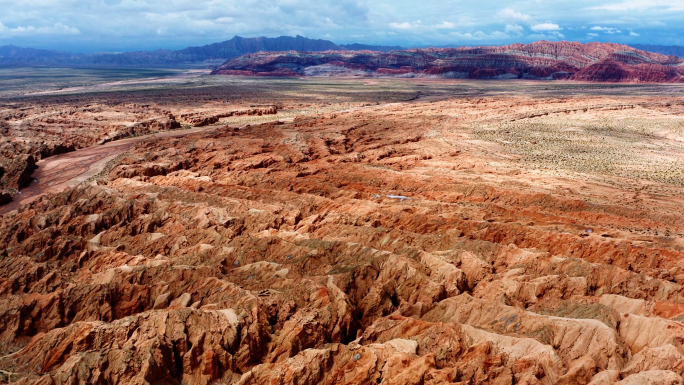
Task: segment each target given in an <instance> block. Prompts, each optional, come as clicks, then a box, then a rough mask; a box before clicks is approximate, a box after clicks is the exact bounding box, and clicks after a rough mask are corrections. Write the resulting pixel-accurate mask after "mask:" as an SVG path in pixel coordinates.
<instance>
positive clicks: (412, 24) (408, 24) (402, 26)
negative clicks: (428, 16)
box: [390, 21, 420, 30]
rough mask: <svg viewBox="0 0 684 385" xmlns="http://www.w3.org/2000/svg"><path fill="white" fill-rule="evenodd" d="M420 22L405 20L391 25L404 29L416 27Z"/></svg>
mask: <svg viewBox="0 0 684 385" xmlns="http://www.w3.org/2000/svg"><path fill="white" fill-rule="evenodd" d="M419 24H420V23H409V22H408V21H405V22H403V23H390V27H392V28H394V29H403V30H408V29H414V28H417V27H418V26H419Z"/></svg>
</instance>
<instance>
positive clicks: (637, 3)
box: [592, 0, 684, 11]
mask: <svg viewBox="0 0 684 385" xmlns="http://www.w3.org/2000/svg"><path fill="white" fill-rule="evenodd" d="M592 8H593V9H602V10H607V11H634V10H643V9H651V8H663V9H665V10H667V11H684V2H682V1H681V0H625V1H622V2H619V3H612V4H604V5H600V6H597V7H592Z"/></svg>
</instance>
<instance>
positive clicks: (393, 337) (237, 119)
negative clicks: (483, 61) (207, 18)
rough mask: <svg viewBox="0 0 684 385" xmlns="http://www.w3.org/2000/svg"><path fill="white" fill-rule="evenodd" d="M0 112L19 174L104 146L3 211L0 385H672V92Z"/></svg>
mask: <svg viewBox="0 0 684 385" xmlns="http://www.w3.org/2000/svg"><path fill="white" fill-rule="evenodd" d="M271 107H273V110H271V109H270V108H271ZM256 109H259V111H262V109H264V110H263V111H262V113H259V112H254V111H255V110H256ZM230 111H252V112H251V113H247V112H246V113H244V114H242V113H241V114H237V115H236V114H232V115H230V114H229V112H230ZM0 113H2V114H4V115H3V116H4V117H5V118H4V122H3V123H1V124H3V125H4V126H3V127H5V128H4V129H5V130H6V132H7V133H10V132H13V133H14V134H13V135H11V136H9V135H8V136H6V137H5V139H3V140H5V143H4V144H3V146H9V145H12V146H14V147H13V148H22V149H26V150H25V154H26V156H34V157H35V158H38V159H40V156H36V155H35V151H36V148H38V149H40V148H41V147H40V146H41V145H45V144H47V145H48V146H52V147H50V148H58V149H62V147H59V146H65V147H69V146H71V147H73V148H74V149H75V148H81V147H83V148H85V151H91V152H92V151H94V152H96V153H97V151H100V150H98V148H102V147H103V146H112V147H109V149H110V150H108V151H105V152H104V153H103V154H100V155H102V156H100V157H95V158H92V159H91V158H88V156H87V154H88V153H85V154H86V155H83V156H81V155H82V154H84V153H83V152H82V151H84V150H79V151H76V152H73V153H66V154H63V155H59V157H61V158H58V157H54V158H52V157H45V158H46V159H45V160H44V161H43V162H46V163H42V162H39V164H38V165H39V167H38V170H36V172H37V173H39V172H44V173H45V174H44V175H42V174H41V175H42V176H41V178H39V180H38V181H37V182H34V184H33V186H29V187H28V188H27V191H29V192H30V191H33V192H32V194H35V198H34V199H36V200H34V201H32V202H30V203H29V201H30V200H29V201H27V202H24V203H22V204H17V206H16V207H12V211H9V212H7V213H6V214H4V215H3V216H0V251H1V252H2V256H1V257H0V369H2V371H0V378H1V379H2V380H4V381H6V382H8V381H12V382H13V381H19V383H22V384H33V383H36V384H147V383H150V384H162V383H171V384H212V383H216V384H219V383H226V384H229V383H239V384H312V385H313V384H376V383H380V384H444V383H462V384H481V383H484V384H581V383H589V382H591V383H594V384H613V383H617V382H618V381H622V382H621V383H625V384H651V383H653V384H655V383H657V384H681V383H682V378H681V376H682V375H683V374H684V345H683V343H684V286H682V285H684V236H683V233H684V215H683V214H682V213H683V212H684V88H682V87H679V86H659V85H644V86H634V85H632V86H613V85H602V86H596V85H588V84H564V83H554V84H550V83H523V82H492V83H487V82H483V83H473V82H445V81H440V82H431V81H427V80H424V81H410V80H398V79H393V80H382V79H375V80H370V81H363V80H335V81H333V80H320V79H319V80H306V81H303V80H277V81H276V80H268V79H262V80H244V82H238V83H231V84H224V85H211V86H200V85H197V86H196V87H195V88H187V89H182V88H178V89H175V90H142V91H136V92H123V91H107V92H98V93H75V94H71V95H53V96H36V97H32V98H22V99H6V100H5V101H4V102H3V106H2V107H0ZM205 119H206V121H205ZM103 121H105V122H106V124H105V123H102V122H103ZM95 122H97V123H95ZM172 122H176V123H175V124H174V123H172ZM200 123H201V124H200ZM205 123H206V124H205ZM79 124H80V127H79ZM189 126H197V127H202V129H197V131H196V132H188V133H182V134H181V131H178V130H179V129H184V128H185V129H187V128H188V127H189ZM122 127H128V128H130V129H129V130H123V129H122ZM167 130H174V131H172V132H174V133H176V136H173V135H164V134H157V135H154V136H145V137H142V136H139V135H147V134H152V133H157V132H161V131H167ZM22 133H23V134H22ZM35 133H38V134H35ZM113 133H114V134H115V133H119V134H120V135H118V136H116V135H114V134H113ZM39 134H40V135H39ZM22 135H23V136H22ZM41 135H42V136H41ZM126 137H129V139H125V138H126ZM22 138H23V139H22ZM36 138H42V139H36ZM136 138H139V140H138V139H136ZM116 139H124V140H129V141H130V142H126V143H128V144H127V145H122V146H118V147H117V146H114V145H115V144H116V143H117V142H118V141H117V140H116ZM36 140H37V141H36ZM108 141H111V142H110V143H107V144H104V145H102V146H98V145H97V143H98V142H100V143H104V142H108ZM91 145H94V147H88V146H91ZM3 148H5V147H3ZM105 148H106V147H105ZM69 150H71V148H69ZM32 151H33V152H32ZM65 151H66V149H65ZM57 152H63V151H57ZM38 153H39V154H40V151H38ZM91 154H92V153H91ZM46 155H52V154H46ZM50 159H57V160H58V161H56V162H53V164H52V167H61V169H58V171H56V172H53V173H50V172H48V171H46V170H49V168H47V165H48V163H47V162H48V161H50ZM36 160H37V159H36ZM17 161H20V160H17ZM97 162H100V163H102V164H101V165H100V166H98V167H96V168H95V169H92V167H91V166H93V165H94V164H95V163H97ZM77 166H78V167H81V169H82V170H89V172H90V173H91V174H92V175H89V176H88V178H84V177H82V174H83V173H84V172H85V171H78V167H77ZM74 170H76V171H74ZM65 172H66V173H67V174H64V173H65ZM69 172H71V173H72V174H69ZM64 175H67V176H66V177H65V176H64ZM34 176H35V175H34ZM79 177H80V178H81V179H78V178H79ZM74 178H75V180H77V181H78V182H81V183H71V184H69V182H70V181H71V180H72V179H74ZM9 183H13V182H11V181H9V182H6V184H7V186H9ZM55 185H59V186H61V188H62V189H63V188H64V187H66V188H67V189H66V190H65V191H63V192H62V191H61V189H59V191H57V189H55V188H52V189H51V188H50V186H53V187H54V186H55ZM17 187H18V186H17ZM7 188H11V186H9V187H7ZM31 189H33V190H31ZM8 191H9V190H8ZM22 194H23V193H22ZM26 194H28V192H27V193H26ZM41 194H43V195H41ZM15 201H21V197H19V198H16V199H15ZM654 381H655V382H654Z"/></svg>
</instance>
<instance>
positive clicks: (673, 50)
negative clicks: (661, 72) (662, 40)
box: [630, 44, 684, 59]
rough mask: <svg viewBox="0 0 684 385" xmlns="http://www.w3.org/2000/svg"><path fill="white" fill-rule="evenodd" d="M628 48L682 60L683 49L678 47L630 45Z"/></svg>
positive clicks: (683, 55) (683, 57)
mask: <svg viewBox="0 0 684 385" xmlns="http://www.w3.org/2000/svg"><path fill="white" fill-rule="evenodd" d="M630 46H632V47H634V48H636V49H640V50H643V51H649V52H655V53H660V54H663V55H671V56H678V57H680V58H682V59H684V47H683V46H680V45H651V44H630Z"/></svg>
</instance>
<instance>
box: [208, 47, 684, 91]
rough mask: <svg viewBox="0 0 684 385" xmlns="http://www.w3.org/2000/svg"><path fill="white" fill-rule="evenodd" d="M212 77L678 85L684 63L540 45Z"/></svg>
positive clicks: (279, 60) (238, 69) (314, 61)
mask: <svg viewBox="0 0 684 385" xmlns="http://www.w3.org/2000/svg"><path fill="white" fill-rule="evenodd" d="M212 73H213V74H215V75H247V76H393V77H437V78H470V79H554V80H559V79H564V80H578V81H589V82H657V83H679V82H684V60H682V59H680V58H677V57H674V56H665V55H661V54H656V53H652V52H647V51H641V50H637V49H636V48H632V47H629V46H626V45H619V44H611V43H589V44H581V43H574V42H549V41H539V42H536V43H532V44H513V45H509V46H500V47H476V48H458V49H448V48H443V49H437V48H430V49H412V50H405V51H392V52H388V53H380V52H371V51H350V52H333V51H327V52H319V53H312V52H278V53H273V52H271V53H266V52H261V53H255V54H251V55H244V56H241V57H239V58H236V59H233V60H229V61H227V62H226V63H224V64H223V65H221V66H219V67H218V68H216V69H215V70H214V71H213V72H212Z"/></svg>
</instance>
